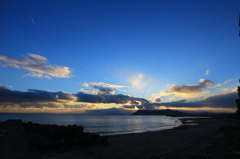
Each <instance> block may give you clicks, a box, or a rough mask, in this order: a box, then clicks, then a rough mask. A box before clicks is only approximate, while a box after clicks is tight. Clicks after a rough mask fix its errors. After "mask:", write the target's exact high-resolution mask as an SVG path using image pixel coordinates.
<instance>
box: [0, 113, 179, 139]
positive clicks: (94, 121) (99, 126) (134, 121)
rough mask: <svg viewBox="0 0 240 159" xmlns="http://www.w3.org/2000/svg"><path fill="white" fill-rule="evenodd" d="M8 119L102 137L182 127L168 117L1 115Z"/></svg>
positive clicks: (2, 118) (0, 117) (1, 117)
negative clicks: (78, 127) (80, 130)
mask: <svg viewBox="0 0 240 159" xmlns="http://www.w3.org/2000/svg"><path fill="white" fill-rule="evenodd" d="M7 119H22V121H23V122H28V121H32V122H33V123H39V124H57V125H65V126H67V125H73V124H76V125H82V126H83V127H84V132H92V133H98V134H101V135H113V134H127V133H140V132H147V131H156V130H164V129H172V128H173V127H177V126H179V125H181V122H180V121H179V120H178V119H177V118H172V117H167V116H145V115H144V116H135V115H76V114H10V113H7V114H5V113H0V121H5V120H7Z"/></svg>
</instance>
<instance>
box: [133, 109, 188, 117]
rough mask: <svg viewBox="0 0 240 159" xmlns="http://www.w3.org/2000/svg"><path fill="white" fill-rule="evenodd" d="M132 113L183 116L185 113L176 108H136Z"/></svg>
mask: <svg viewBox="0 0 240 159" xmlns="http://www.w3.org/2000/svg"><path fill="white" fill-rule="evenodd" d="M132 115H168V116H184V115H188V114H186V113H183V112H180V111H177V110H170V109H166V110H138V111H136V112H135V113H133V114H132Z"/></svg>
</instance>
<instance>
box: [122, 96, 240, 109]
mask: <svg viewBox="0 0 240 159" xmlns="http://www.w3.org/2000/svg"><path fill="white" fill-rule="evenodd" d="M236 99H238V95H237V93H235V92H231V93H225V94H218V95H213V96H209V97H207V98H205V99H203V100H199V101H190V102H189V101H187V100H179V101H175V102H168V103H146V104H143V105H131V106H128V105H125V106H123V107H124V108H135V107H137V108H139V109H142V108H143V107H144V108H145V109H155V108H158V107H161V106H165V107H178V108H181V107H188V108H201V107H211V108H236V103H235V100H236Z"/></svg>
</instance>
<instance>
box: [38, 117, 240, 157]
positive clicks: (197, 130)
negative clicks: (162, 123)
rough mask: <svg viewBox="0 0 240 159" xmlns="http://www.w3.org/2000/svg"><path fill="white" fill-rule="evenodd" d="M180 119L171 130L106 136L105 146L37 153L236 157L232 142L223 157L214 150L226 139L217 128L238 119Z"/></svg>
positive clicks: (101, 155) (236, 124)
mask: <svg viewBox="0 0 240 159" xmlns="http://www.w3.org/2000/svg"><path fill="white" fill-rule="evenodd" d="M181 121H182V123H183V125H181V126H179V127H176V128H174V129H169V130H162V131H154V132H145V133H136V134H124V135H112V136H109V137H108V143H109V144H108V145H107V146H92V147H87V148H83V149H78V150H70V151H68V152H63V153H59V152H47V153H45V154H41V156H42V158H44V159H63V158H84V159H140V158H143V159H147V158H151V159H154V158H155V159H156V158H214V154H211V152H214V153H218V154H217V156H215V157H216V158H225V157H226V156H227V157H226V158H235V157H236V158H238V157H240V150H239V151H237V147H236V146H238V145H236V146H235V145H233V146H235V148H236V151H235V148H232V149H234V150H233V151H231V154H226V155H225V156H224V155H222V153H225V152H224V150H222V152H219V151H218V149H220V148H219V145H221V144H216V142H226V141H225V140H229V139H228V138H226V137H225V136H224V133H223V132H222V131H221V129H220V128H223V127H226V128H227V129H228V127H231V126H235V127H239V121H238V120H235V119H231V118H229V117H228V116H224V115H223V116H212V117H210V118H183V119H181ZM234 130H235V128H234ZM233 133H234V132H233ZM238 139H239V137H238V136H237V140H238ZM233 142H234V141H233ZM236 142H238V141H236ZM230 144H231V143H230ZM232 144H235V143H232ZM223 149H224V146H223ZM229 153H230V151H229ZM229 155H230V156H229Z"/></svg>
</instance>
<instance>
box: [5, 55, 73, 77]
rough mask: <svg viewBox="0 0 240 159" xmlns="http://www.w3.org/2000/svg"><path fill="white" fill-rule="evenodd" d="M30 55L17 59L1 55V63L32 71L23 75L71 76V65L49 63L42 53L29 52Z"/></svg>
mask: <svg viewBox="0 0 240 159" xmlns="http://www.w3.org/2000/svg"><path fill="white" fill-rule="evenodd" d="M28 56H29V57H26V58H23V59H16V58H11V57H6V56H0V65H1V66H3V67H13V68H18V69H19V68H23V69H26V70H29V71H31V72H30V73H29V74H27V75H25V76H23V77H26V76H30V77H37V78H46V79H51V78H52V77H58V78H70V77H71V70H70V68H69V67H65V66H59V65H49V64H48V60H47V59H46V58H45V57H43V56H40V55H37V54H32V53H28Z"/></svg>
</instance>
